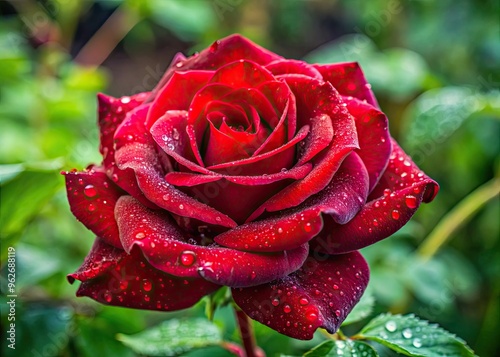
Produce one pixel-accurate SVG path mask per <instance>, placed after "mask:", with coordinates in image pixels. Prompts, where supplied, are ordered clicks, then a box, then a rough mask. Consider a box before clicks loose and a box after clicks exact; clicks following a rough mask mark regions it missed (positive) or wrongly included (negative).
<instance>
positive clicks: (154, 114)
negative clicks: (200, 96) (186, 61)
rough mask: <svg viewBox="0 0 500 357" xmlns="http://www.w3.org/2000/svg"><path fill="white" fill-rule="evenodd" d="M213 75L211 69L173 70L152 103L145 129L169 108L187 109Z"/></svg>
mask: <svg viewBox="0 0 500 357" xmlns="http://www.w3.org/2000/svg"><path fill="white" fill-rule="evenodd" d="M213 75H214V72H213V71H188V72H175V73H174V74H173V75H172V78H170V80H169V81H168V83H167V84H166V85H165V86H164V87H163V88H161V90H160V91H159V92H158V94H157V96H156V98H155V100H154V102H153V103H152V105H151V110H150V111H149V113H148V117H147V120H146V122H145V124H146V129H149V128H151V126H152V125H153V124H154V123H155V122H156V120H158V119H159V118H161V117H162V116H163V115H164V114H165V113H166V112H167V111H169V110H188V109H189V106H190V104H191V101H192V100H193V97H194V96H195V94H196V93H197V92H198V91H199V90H200V89H201V88H203V87H204V86H205V85H206V84H207V83H208V81H209V80H210V79H211V78H212V76H213Z"/></svg>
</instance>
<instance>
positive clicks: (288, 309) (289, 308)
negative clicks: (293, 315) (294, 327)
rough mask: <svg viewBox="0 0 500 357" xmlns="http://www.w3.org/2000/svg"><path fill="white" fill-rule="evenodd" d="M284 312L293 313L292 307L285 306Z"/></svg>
mask: <svg viewBox="0 0 500 357" xmlns="http://www.w3.org/2000/svg"><path fill="white" fill-rule="evenodd" d="M283 311H284V312H285V314H288V313H290V312H291V311H292V308H291V307H290V305H285V306H283Z"/></svg>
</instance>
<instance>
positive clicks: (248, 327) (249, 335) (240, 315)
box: [234, 307, 257, 357]
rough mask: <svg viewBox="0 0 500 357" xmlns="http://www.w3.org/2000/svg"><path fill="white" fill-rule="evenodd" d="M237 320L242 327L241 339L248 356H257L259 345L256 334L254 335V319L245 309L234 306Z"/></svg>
mask: <svg viewBox="0 0 500 357" xmlns="http://www.w3.org/2000/svg"><path fill="white" fill-rule="evenodd" d="M234 311H235V315H236V321H237V322H238V327H239V328H240V334H241V340H242V341H243V347H244V348H245V352H246V355H247V357H256V356H257V354H256V352H257V348H256V347H257V346H256V345H255V336H254V335H253V327H252V321H251V320H250V318H249V317H248V316H247V314H245V313H244V312H243V311H241V310H240V309H238V308H237V307H235V308H234Z"/></svg>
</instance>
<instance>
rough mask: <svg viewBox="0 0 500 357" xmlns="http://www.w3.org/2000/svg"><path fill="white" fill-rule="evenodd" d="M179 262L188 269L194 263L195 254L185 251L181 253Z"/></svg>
mask: <svg viewBox="0 0 500 357" xmlns="http://www.w3.org/2000/svg"><path fill="white" fill-rule="evenodd" d="M180 260H181V264H182V265H184V266H186V267H189V266H191V265H193V264H194V262H195V261H196V254H195V253H194V252H192V251H190V250H185V251H184V252H182V253H181V257H180Z"/></svg>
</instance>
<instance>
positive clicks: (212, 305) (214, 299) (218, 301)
mask: <svg viewBox="0 0 500 357" xmlns="http://www.w3.org/2000/svg"><path fill="white" fill-rule="evenodd" d="M231 301H232V296H231V290H230V289H229V288H228V287H227V286H223V287H222V288H220V289H219V290H217V291H216V292H214V293H213V294H210V295H209V296H207V297H206V305H205V315H206V316H207V318H208V319H209V320H210V321H213V319H214V315H215V311H216V310H217V309H218V308H221V307H224V306H226V305H227V304H229V303H230V302H231Z"/></svg>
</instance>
